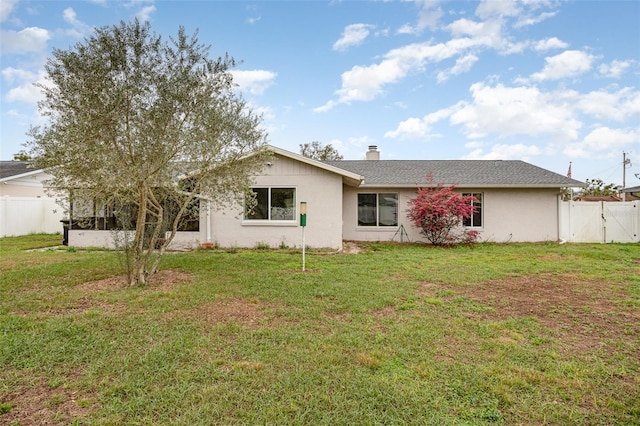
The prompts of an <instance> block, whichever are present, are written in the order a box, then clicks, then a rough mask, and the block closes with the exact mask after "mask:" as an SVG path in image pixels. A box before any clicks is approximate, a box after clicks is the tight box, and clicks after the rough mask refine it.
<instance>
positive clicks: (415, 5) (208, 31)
mask: <svg viewBox="0 0 640 426" xmlns="http://www.w3.org/2000/svg"><path fill="white" fill-rule="evenodd" d="M135 17H138V18H139V19H142V20H148V21H150V23H151V26H152V29H153V30H154V31H156V32H157V33H159V34H161V35H163V36H170V35H174V34H175V33H176V32H177V30H178V27H179V26H180V25H182V26H184V27H185V29H186V30H187V33H190V34H191V33H193V32H194V31H196V30H199V39H200V41H201V42H203V43H206V44H210V45H211V55H212V56H216V57H217V56H220V55H223V54H225V53H227V52H228V53H229V54H230V55H231V56H233V57H234V58H235V59H236V60H239V61H241V63H240V64H239V65H238V67H236V69H235V70H234V76H235V77H234V78H235V80H236V82H237V83H238V85H239V90H241V91H242V93H243V96H244V97H245V99H246V100H247V101H248V102H249V104H250V105H251V106H252V108H253V109H254V110H256V111H258V112H261V113H262V114H263V125H264V127H265V129H266V130H267V132H268V135H269V143H270V144H272V145H275V146H278V147H280V148H283V149H287V150H290V151H294V152H298V151H299V145H300V144H302V143H306V142H312V141H320V142H322V143H324V144H329V143H330V144H332V145H333V146H334V147H336V148H337V149H338V150H339V151H340V152H341V153H342V154H343V155H344V157H345V159H361V158H363V156H364V152H365V151H366V149H367V146H368V145H377V146H378V148H379V150H380V151H381V157H382V159H521V160H525V161H528V162H530V163H533V164H536V165H538V166H540V167H544V168H547V169H549V170H553V171H555V172H557V173H561V174H566V173H567V169H568V166H569V162H572V175H573V177H574V178H576V179H580V180H584V179H587V178H601V179H603V180H604V181H605V182H607V183H609V182H614V183H617V184H621V183H622V153H623V152H626V153H627V154H628V157H629V158H630V159H631V162H630V165H629V166H628V167H627V173H626V176H627V186H635V185H640V179H639V178H637V177H635V176H634V175H635V174H638V176H640V2H638V1H635V0H629V1H556V0H527V1H520V2H513V1H509V0H490V1H483V2H476V1H452V2H445V1H398V2H395V1H393V2H392V1H374V2H365V1H329V2H325V1H265V0H263V1H253V2H248V1H180V2H178V1H146V0H136V1H106V0H93V1H62V0H60V1H28V0H24V1H18V0H2V2H1V3H0V20H1V34H0V40H1V58H0V59H1V63H0V72H1V75H0V82H1V94H0V95H1V97H0V100H1V111H0V120H1V121H0V125H1V126H0V127H1V151H0V157H1V158H2V159H3V160H10V159H11V158H12V157H13V154H15V153H17V152H18V151H20V150H21V149H23V147H22V146H21V145H22V143H24V142H25V140H26V136H25V132H26V131H27V130H28V128H29V126H30V125H37V124H39V123H41V122H42V121H41V118H40V117H39V116H38V113H37V108H36V103H37V101H38V99H39V96H40V95H39V93H38V91H37V89H35V88H34V87H33V82H35V81H42V80H43V79H44V77H45V76H44V74H43V71H42V70H43V64H44V62H45V61H46V58H47V56H48V55H49V54H50V53H51V50H52V48H59V49H67V48H69V47H70V46H72V45H73V44H75V43H77V42H79V41H81V40H83V38H84V37H85V36H87V35H88V34H90V33H91V31H92V29H93V28H95V27H101V26H105V25H113V24H117V23H118V22H120V21H121V20H124V21H129V20H132V19H134V18H135Z"/></svg>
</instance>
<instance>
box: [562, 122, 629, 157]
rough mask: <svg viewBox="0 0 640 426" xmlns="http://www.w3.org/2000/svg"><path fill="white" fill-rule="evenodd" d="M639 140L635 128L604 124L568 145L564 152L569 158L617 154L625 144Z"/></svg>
mask: <svg viewBox="0 0 640 426" xmlns="http://www.w3.org/2000/svg"><path fill="white" fill-rule="evenodd" d="M639 140H640V131H639V130H638V129H637V128H636V129H612V128H609V127H606V126H602V127H598V128H596V129H594V130H592V131H591V132H590V133H589V134H588V135H587V136H585V138H584V139H583V140H582V141H580V142H576V143H572V144H570V145H568V146H567V147H566V148H565V149H564V154H565V155H567V156H569V157H571V158H576V157H578V158H594V156H596V155H597V156H599V157H600V156H602V155H603V154H608V155H614V154H615V155H617V154H619V153H620V150H621V149H622V148H624V147H627V146H633V144H637V143H638V141H639Z"/></svg>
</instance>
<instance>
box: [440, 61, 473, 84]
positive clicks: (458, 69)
mask: <svg viewBox="0 0 640 426" xmlns="http://www.w3.org/2000/svg"><path fill="white" fill-rule="evenodd" d="M477 61H478V57H477V56H476V55H473V54H469V55H466V56H462V57H460V58H458V59H456V64H455V65H454V66H453V67H451V68H449V69H448V70H445V71H441V72H439V73H438V76H437V80H438V83H442V82H444V81H447V80H448V79H449V78H450V77H452V76H454V75H459V74H462V73H465V72H468V71H469V70H471V68H472V67H473V64H475V63H476V62H477Z"/></svg>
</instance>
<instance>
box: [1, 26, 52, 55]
mask: <svg viewBox="0 0 640 426" xmlns="http://www.w3.org/2000/svg"><path fill="white" fill-rule="evenodd" d="M50 38H51V36H50V34H49V31H47V30H45V29H44V28H38V27H27V28H25V29H23V30H20V31H11V30H10V31H4V30H3V31H0V52H2V54H3V55H6V54H9V53H28V52H42V51H44V50H45V49H46V48H47V41H48V40H49V39H50Z"/></svg>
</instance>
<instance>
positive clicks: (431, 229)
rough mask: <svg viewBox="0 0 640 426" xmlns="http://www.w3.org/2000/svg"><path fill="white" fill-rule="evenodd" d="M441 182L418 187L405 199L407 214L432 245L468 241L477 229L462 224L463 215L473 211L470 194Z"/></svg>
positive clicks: (475, 237) (470, 240) (471, 240)
mask: <svg viewBox="0 0 640 426" xmlns="http://www.w3.org/2000/svg"><path fill="white" fill-rule="evenodd" d="M454 188H455V187H452V186H444V185H442V184H439V185H435V186H434V185H432V186H427V187H424V188H418V195H417V196H416V198H412V199H411V200H409V209H408V210H407V217H408V218H409V220H411V223H412V224H413V225H414V226H416V227H417V228H419V229H420V231H421V232H422V234H423V235H424V236H425V237H426V238H427V240H428V241H429V242H430V243H431V244H433V245H436V246H443V245H453V244H460V243H472V242H475V241H476V239H477V238H478V232H477V231H474V230H470V229H466V228H463V227H462V223H463V220H464V219H468V218H470V217H471V216H472V215H473V213H475V207H474V205H473V202H474V200H475V198H474V197H472V196H464V195H462V194H459V193H457V192H454Z"/></svg>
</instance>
